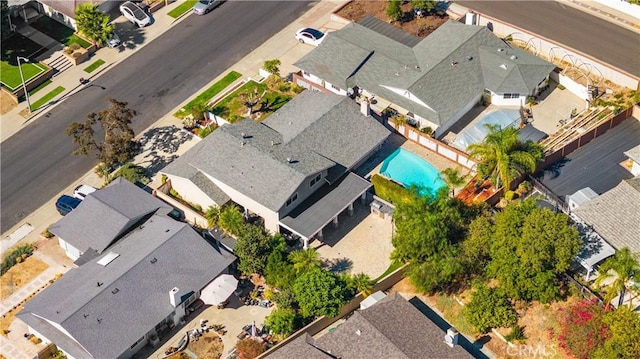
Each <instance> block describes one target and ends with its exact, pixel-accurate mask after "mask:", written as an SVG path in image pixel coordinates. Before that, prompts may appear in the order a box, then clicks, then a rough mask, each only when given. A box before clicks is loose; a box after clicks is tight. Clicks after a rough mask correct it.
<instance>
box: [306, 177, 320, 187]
mask: <svg viewBox="0 0 640 359" xmlns="http://www.w3.org/2000/svg"><path fill="white" fill-rule="evenodd" d="M321 179H322V175H321V174H318V175H317V176H316V178H313V179H311V185H309V187H313V185H314V184H316V183H318V182H320V180H321Z"/></svg>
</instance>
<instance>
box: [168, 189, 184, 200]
mask: <svg viewBox="0 0 640 359" xmlns="http://www.w3.org/2000/svg"><path fill="white" fill-rule="evenodd" d="M169 194H170V195H171V197H173V198H177V199H182V196H180V194H179V193H178V191H176V190H175V189H173V188H170V189H169Z"/></svg>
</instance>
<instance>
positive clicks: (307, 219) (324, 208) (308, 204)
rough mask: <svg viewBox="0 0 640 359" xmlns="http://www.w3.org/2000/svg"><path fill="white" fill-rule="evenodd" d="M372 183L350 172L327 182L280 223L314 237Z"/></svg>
mask: <svg viewBox="0 0 640 359" xmlns="http://www.w3.org/2000/svg"><path fill="white" fill-rule="evenodd" d="M369 187H371V183H369V182H368V181H366V180H365V179H363V178H362V177H360V176H358V175H356V174H355V173H353V172H349V173H348V174H347V175H346V176H345V177H343V178H342V179H341V180H339V181H337V182H336V183H334V184H333V185H331V186H330V185H325V186H324V187H323V188H322V189H320V190H318V191H317V192H316V193H314V194H313V195H311V197H309V198H307V199H306V200H305V201H304V202H302V204H300V205H299V206H298V207H297V208H296V209H294V210H293V212H291V213H289V215H288V216H286V217H284V218H283V219H281V220H280V225H281V226H283V227H285V228H287V229H289V230H290V231H292V232H294V233H296V234H297V235H299V236H300V237H302V238H307V239H311V238H313V236H314V235H316V234H317V233H318V232H320V230H321V229H322V228H324V227H325V226H326V225H327V224H329V222H331V220H332V219H333V218H335V217H336V216H337V215H338V214H340V212H342V211H344V210H345V209H346V208H347V207H349V205H350V204H351V203H353V202H354V201H355V200H357V199H358V197H360V196H361V195H362V194H363V193H364V192H366V191H367V189H369Z"/></svg>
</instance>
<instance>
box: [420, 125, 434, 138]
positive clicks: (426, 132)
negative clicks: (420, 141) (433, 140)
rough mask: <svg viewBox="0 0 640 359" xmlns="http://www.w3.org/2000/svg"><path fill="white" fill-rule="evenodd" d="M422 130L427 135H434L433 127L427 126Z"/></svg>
mask: <svg viewBox="0 0 640 359" xmlns="http://www.w3.org/2000/svg"><path fill="white" fill-rule="evenodd" d="M420 132H422V133H424V134H425V135H427V136H431V135H433V128H431V127H429V126H427V127H423V128H421V129H420Z"/></svg>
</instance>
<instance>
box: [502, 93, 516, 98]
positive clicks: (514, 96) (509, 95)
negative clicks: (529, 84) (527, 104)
mask: <svg viewBox="0 0 640 359" xmlns="http://www.w3.org/2000/svg"><path fill="white" fill-rule="evenodd" d="M519 97H520V94H519V93H505V94H504V95H502V98H504V99H505V100H506V99H510V98H519Z"/></svg>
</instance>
